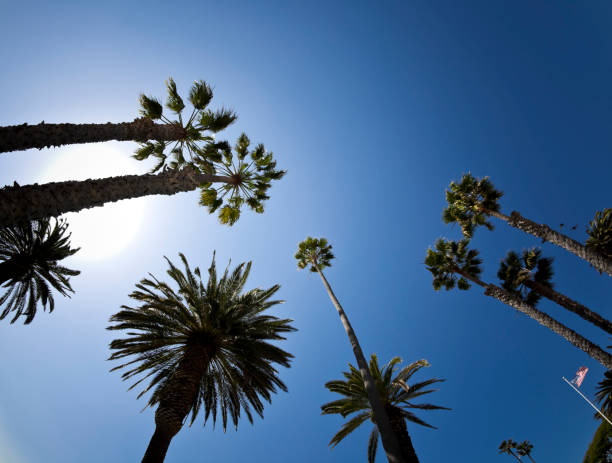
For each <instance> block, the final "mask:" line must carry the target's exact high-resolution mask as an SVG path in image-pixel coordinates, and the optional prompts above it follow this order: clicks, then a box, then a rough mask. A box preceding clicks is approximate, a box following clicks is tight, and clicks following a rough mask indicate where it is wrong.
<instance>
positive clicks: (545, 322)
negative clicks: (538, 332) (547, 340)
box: [455, 269, 612, 370]
mask: <svg viewBox="0 0 612 463" xmlns="http://www.w3.org/2000/svg"><path fill="white" fill-rule="evenodd" d="M455 272H456V273H458V274H460V275H461V276H462V277H464V278H466V279H468V280H470V281H472V282H473V283H475V284H477V285H479V286H482V287H483V288H485V295H486V296H491V297H494V298H495V299H497V300H498V301H501V302H503V303H504V304H506V305H509V306H510V307H513V308H515V309H516V310H518V311H519V312H522V313H524V314H525V315H527V316H529V317H531V318H533V319H534V320H535V321H537V322H538V323H539V324H540V325H542V326H545V327H546V328H548V329H549V330H551V331H553V332H555V333H557V334H558V335H559V336H562V337H563V338H564V339H565V340H566V341H568V342H569V343H571V344H573V345H574V346H576V347H577V348H578V349H580V350H582V351H583V352H585V353H586V354H587V355H588V356H589V357H591V358H593V359H595V360H597V361H598V362H599V363H601V364H602V365H603V366H604V367H606V368H607V369H608V370H610V369H612V355H610V354H608V353H607V352H606V351H604V350H603V349H602V348H601V347H599V346H598V345H597V344H594V343H592V342H591V341H589V340H588V339H586V338H585V337H583V336H581V335H580V334H578V333H576V332H575V331H574V330H572V329H570V328H568V327H567V326H565V325H563V324H562V323H559V322H558V321H557V320H555V319H554V318H552V317H551V316H549V315H548V314H546V313H544V312H542V311H540V310H538V309H536V308H535V307H533V306H531V305H529V304H527V303H526V302H523V301H522V300H521V299H519V298H518V297H516V296H513V295H512V294H510V293H508V292H507V291H504V290H503V289H502V288H500V287H499V286H495V285H491V284H487V283H485V282H484V281H482V280H480V279H478V278H476V277H474V276H472V275H470V274H469V273H467V272H464V271H462V270H460V269H455Z"/></svg>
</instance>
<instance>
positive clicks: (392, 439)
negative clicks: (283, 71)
mask: <svg viewBox="0 0 612 463" xmlns="http://www.w3.org/2000/svg"><path fill="white" fill-rule="evenodd" d="M314 266H315V268H316V270H317V272H318V273H319V276H320V277H321V280H322V281H323V285H324V286H325V289H326V290H327V294H328V295H329V298H330V299H331V301H332V303H333V304H334V307H335V308H336V310H337V311H338V315H339V316H340V320H341V321H342V325H343V326H344V330H345V331H346V334H347V336H348V338H349V341H350V343H351V347H352V348H353V354H355V360H356V361H357V365H358V366H359V371H360V372H361V377H362V378H363V384H364V387H365V390H366V392H367V394H368V400H369V401H370V406H371V407H372V413H373V414H374V421H375V422H376V425H377V426H378V430H379V432H380V439H381V440H382V444H383V447H384V449H385V453H386V454H387V459H388V460H389V462H390V463H400V462H405V463H408V462H407V461H406V460H405V459H404V458H402V452H401V450H400V446H399V442H398V440H397V437H396V435H395V434H394V432H393V429H392V427H391V424H390V422H389V417H388V416H387V413H386V412H385V408H384V406H383V403H382V400H381V399H380V394H379V392H378V389H377V387H376V383H375V382H374V378H372V375H371V373H370V369H369V368H368V364H367V362H366V359H365V357H364V356H363V351H362V350H361V346H360V345H359V341H358V340H357V335H356V334H355V331H354V330H353V327H352V326H351V323H350V322H349V319H348V317H347V316H346V313H345V312H344V309H343V308H342V306H341V305H340V302H339V301H338V299H337V298H336V295H335V294H334V292H333V290H332V289H331V286H330V285H329V283H328V282H327V279H326V278H325V275H323V272H322V271H321V269H320V268H319V266H318V265H317V264H316V263H314Z"/></svg>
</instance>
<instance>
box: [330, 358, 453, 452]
mask: <svg viewBox="0 0 612 463" xmlns="http://www.w3.org/2000/svg"><path fill="white" fill-rule="evenodd" d="M400 364H401V359H400V358H399V357H395V358H393V359H392V360H391V361H390V362H389V363H387V364H386V365H384V366H382V368H381V367H380V366H379V364H378V359H377V357H376V355H375V354H372V356H371V357H370V364H369V368H370V373H371V374H372V377H373V379H374V381H375V382H376V386H377V388H378V390H379V392H380V396H381V400H382V402H383V405H384V406H385V408H389V407H390V408H392V409H395V410H396V411H397V413H398V414H400V415H401V416H403V417H404V418H405V419H407V420H409V421H412V422H414V423H417V424H420V425H422V426H426V427H430V428H433V426H431V425H429V424H427V423H425V422H424V421H423V420H421V419H420V418H419V417H417V416H416V415H414V414H413V413H412V412H410V411H409V410H410V409H421V410H442V409H443V410H449V409H448V408H446V407H440V406H437V405H431V404H414V403H412V400H414V399H415V398H417V397H419V396H421V395H423V394H427V393H430V392H433V390H423V388H424V387H426V386H428V385H429V384H433V383H436V382H440V381H443V380H441V379H435V378H434V379H430V380H427V381H422V382H420V383H417V384H415V385H412V386H409V385H408V384H406V382H405V380H407V379H409V378H410V377H411V376H412V375H413V374H414V373H416V372H417V371H418V370H419V369H421V368H423V367H427V366H429V363H428V362H427V360H419V361H418V362H414V363H411V364H410V365H407V366H406V367H404V368H399V366H400ZM398 369H399V371H398ZM343 376H344V378H345V379H344V380H333V381H329V382H328V383H326V384H325V387H326V388H327V389H328V390H329V391H331V392H335V393H337V394H340V395H341V396H343V397H342V398H341V399H338V400H335V401H332V402H328V403H326V404H324V405H322V406H321V411H322V413H323V414H324V415H329V414H339V415H341V416H342V417H343V418H346V417H347V416H349V415H351V414H353V413H358V414H357V415H356V416H354V417H353V418H352V419H351V420H349V421H347V422H346V423H345V424H344V425H343V426H342V428H341V429H340V431H339V432H338V433H337V434H336V435H335V436H334V437H333V438H332V441H331V442H330V445H336V444H338V443H339V442H340V441H341V440H342V439H344V438H345V437H346V436H347V435H348V434H350V433H351V432H352V431H354V430H355V429H356V428H357V427H358V426H359V425H361V424H362V423H364V422H365V421H366V420H367V419H368V418H369V419H370V421H372V423H374V422H373V420H372V416H373V415H372V410H371V408H370V402H369V400H368V396H367V393H366V391H365V387H364V384H363V379H362V377H361V373H360V371H359V370H358V369H357V368H355V367H354V366H353V365H351V364H349V371H345V372H343ZM377 443H378V430H377V427H376V426H374V431H373V432H372V434H371V435H370V440H369V442H368V461H373V458H374V457H375V455H376V445H377Z"/></svg>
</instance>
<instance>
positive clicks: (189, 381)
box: [142, 346, 209, 463]
mask: <svg viewBox="0 0 612 463" xmlns="http://www.w3.org/2000/svg"><path fill="white" fill-rule="evenodd" d="M208 358H209V357H208V355H207V353H206V350H205V349H204V347H202V346H187V348H186V349H185V353H184V355H183V358H182V359H181V361H180V362H179V364H178V366H177V368H176V370H175V371H174V373H173V374H172V376H171V377H170V379H169V380H168V382H167V383H166V384H165V385H164V388H163V389H162V391H161V399H160V401H159V405H158V407H157V410H156V411H155V432H154V433H153V436H152V437H151V440H150V441H149V446H148V447H147V451H146V452H145V455H144V457H143V459H142V463H162V462H163V461H164V458H165V457H166V452H167V451H168V447H169V446H170V441H172V438H173V437H174V436H175V435H176V434H177V433H178V432H179V431H180V430H181V427H182V426H183V421H184V420H185V418H186V417H187V415H188V414H189V412H190V411H191V408H192V406H193V403H194V401H195V400H196V397H197V395H198V392H199V389H200V383H201V381H202V377H203V376H204V374H205V373H206V370H207V368H208Z"/></svg>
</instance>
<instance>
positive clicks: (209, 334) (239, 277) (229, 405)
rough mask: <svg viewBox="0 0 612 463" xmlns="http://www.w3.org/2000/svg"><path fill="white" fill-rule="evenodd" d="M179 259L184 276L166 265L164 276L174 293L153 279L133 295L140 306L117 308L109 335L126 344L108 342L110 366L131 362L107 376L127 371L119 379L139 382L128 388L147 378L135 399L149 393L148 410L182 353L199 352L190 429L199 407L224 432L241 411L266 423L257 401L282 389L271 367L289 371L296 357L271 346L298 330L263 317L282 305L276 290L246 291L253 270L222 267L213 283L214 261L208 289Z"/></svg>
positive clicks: (248, 265)
mask: <svg viewBox="0 0 612 463" xmlns="http://www.w3.org/2000/svg"><path fill="white" fill-rule="evenodd" d="M180 258H181V261H182V262H183V264H184V267H185V269H184V271H183V270H180V269H179V268H177V267H176V266H174V264H173V263H172V262H170V260H168V259H167V258H166V260H167V261H168V265H169V267H170V268H169V270H168V272H167V273H168V275H169V276H170V278H172V280H174V282H175V283H176V285H177V286H178V289H177V290H175V289H173V288H172V287H171V286H170V285H168V284H167V283H164V282H161V281H159V280H157V279H156V278H155V277H153V276H152V275H151V278H150V279H148V278H145V279H143V280H141V281H140V283H139V284H137V285H136V288H137V289H136V290H135V291H134V292H132V293H131V294H130V297H131V298H132V299H134V300H135V301H137V302H138V303H139V305H138V306H136V307H133V308H132V307H129V306H122V309H123V310H122V311H120V312H118V313H117V314H115V315H113V316H112V317H111V319H110V321H111V322H114V324H113V325H111V326H109V327H108V328H107V329H109V330H128V332H127V334H126V337H125V338H123V339H115V340H114V341H112V342H111V344H110V348H111V349H113V350H115V352H113V354H112V355H111V356H110V358H109V360H118V359H126V358H129V361H126V362H125V363H123V364H121V365H119V366H117V367H115V368H113V369H112V370H111V371H113V370H117V369H120V368H126V367H127V368H128V370H127V371H125V372H124V373H123V375H122V378H123V379H124V380H129V379H132V378H134V377H137V376H140V379H138V380H137V381H136V382H135V383H133V384H132V385H131V387H130V389H132V388H134V387H135V386H137V385H138V384H140V383H141V382H142V381H144V380H147V379H149V378H151V379H150V382H149V384H148V386H146V387H145V388H144V390H142V392H140V394H139V395H138V397H141V396H143V395H144V394H145V393H147V392H148V391H149V390H151V389H152V390H153V392H152V394H151V397H150V399H149V401H148V405H149V406H154V405H155V404H157V403H159V402H160V400H161V399H162V398H163V395H164V386H165V384H167V383H168V382H169V380H170V379H171V377H172V375H173V372H174V371H175V370H176V369H177V366H178V364H179V362H180V361H181V359H182V357H183V355H184V353H185V351H186V349H188V348H189V347H192V346H199V347H202V348H203V349H204V350H205V352H206V355H207V356H208V359H207V360H208V365H207V369H206V373H205V374H204V375H203V376H202V379H201V382H200V386H199V392H198V394H197V397H195V399H194V401H193V404H192V406H191V415H192V416H191V424H192V423H193V422H194V420H195V418H196V416H197V414H198V411H199V410H200V408H202V407H203V408H204V422H206V421H207V420H208V417H209V415H212V420H213V424H214V423H215V422H216V417H217V409H219V411H220V413H221V417H222V421H223V429H224V430H225V429H226V426H227V421H228V414H229V416H230V418H231V420H232V422H233V424H234V426H235V427H237V426H238V418H239V417H240V413H241V410H243V411H244V413H245V414H246V416H247V418H248V419H249V421H251V422H252V420H253V417H252V413H251V408H252V409H253V410H254V411H255V412H256V413H257V414H258V415H259V416H263V415H262V413H263V403H262V400H261V399H265V400H266V401H268V402H270V401H271V393H273V392H276V389H277V388H278V389H281V390H283V391H286V390H287V388H286V386H285V384H284V383H283V382H282V381H281V380H280V379H279V377H278V372H277V370H276V369H275V368H274V366H273V364H274V363H278V364H280V365H282V366H284V367H289V362H290V359H291V358H293V356H292V355H291V354H290V353H288V352H285V351H284V350H282V349H280V348H279V347H277V346H276V345H274V344H272V343H270V342H268V341H279V340H284V339H285V338H284V337H283V336H282V335H283V333H287V332H290V331H295V328H293V327H292V326H291V325H290V322H291V321H292V320H289V319H279V318H277V317H274V316H272V315H266V314H264V312H265V311H266V310H267V309H268V308H270V307H272V306H274V305H276V304H279V303H280V302H282V301H279V300H271V299H270V298H271V297H272V296H273V295H274V294H275V293H276V291H277V290H278V289H279V285H274V286H272V287H271V288H268V289H259V288H257V289H252V290H250V291H247V292H243V289H244V286H245V283H246V281H247V278H248V276H249V272H250V269H251V263H250V262H249V263H246V264H245V263H242V264H240V265H238V266H237V267H236V268H235V269H234V270H233V271H231V272H230V270H229V267H228V268H226V270H225V272H224V273H223V276H222V277H221V279H219V280H218V279H217V270H216V265H215V259H214V256H213V261H212V264H211V266H210V268H209V269H208V283H207V284H206V285H205V284H204V283H203V282H202V278H201V274H200V270H199V268H197V267H196V268H195V269H193V271H192V270H191V269H190V267H189V264H188V263H187V259H186V258H185V256H184V255H183V254H180Z"/></svg>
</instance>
